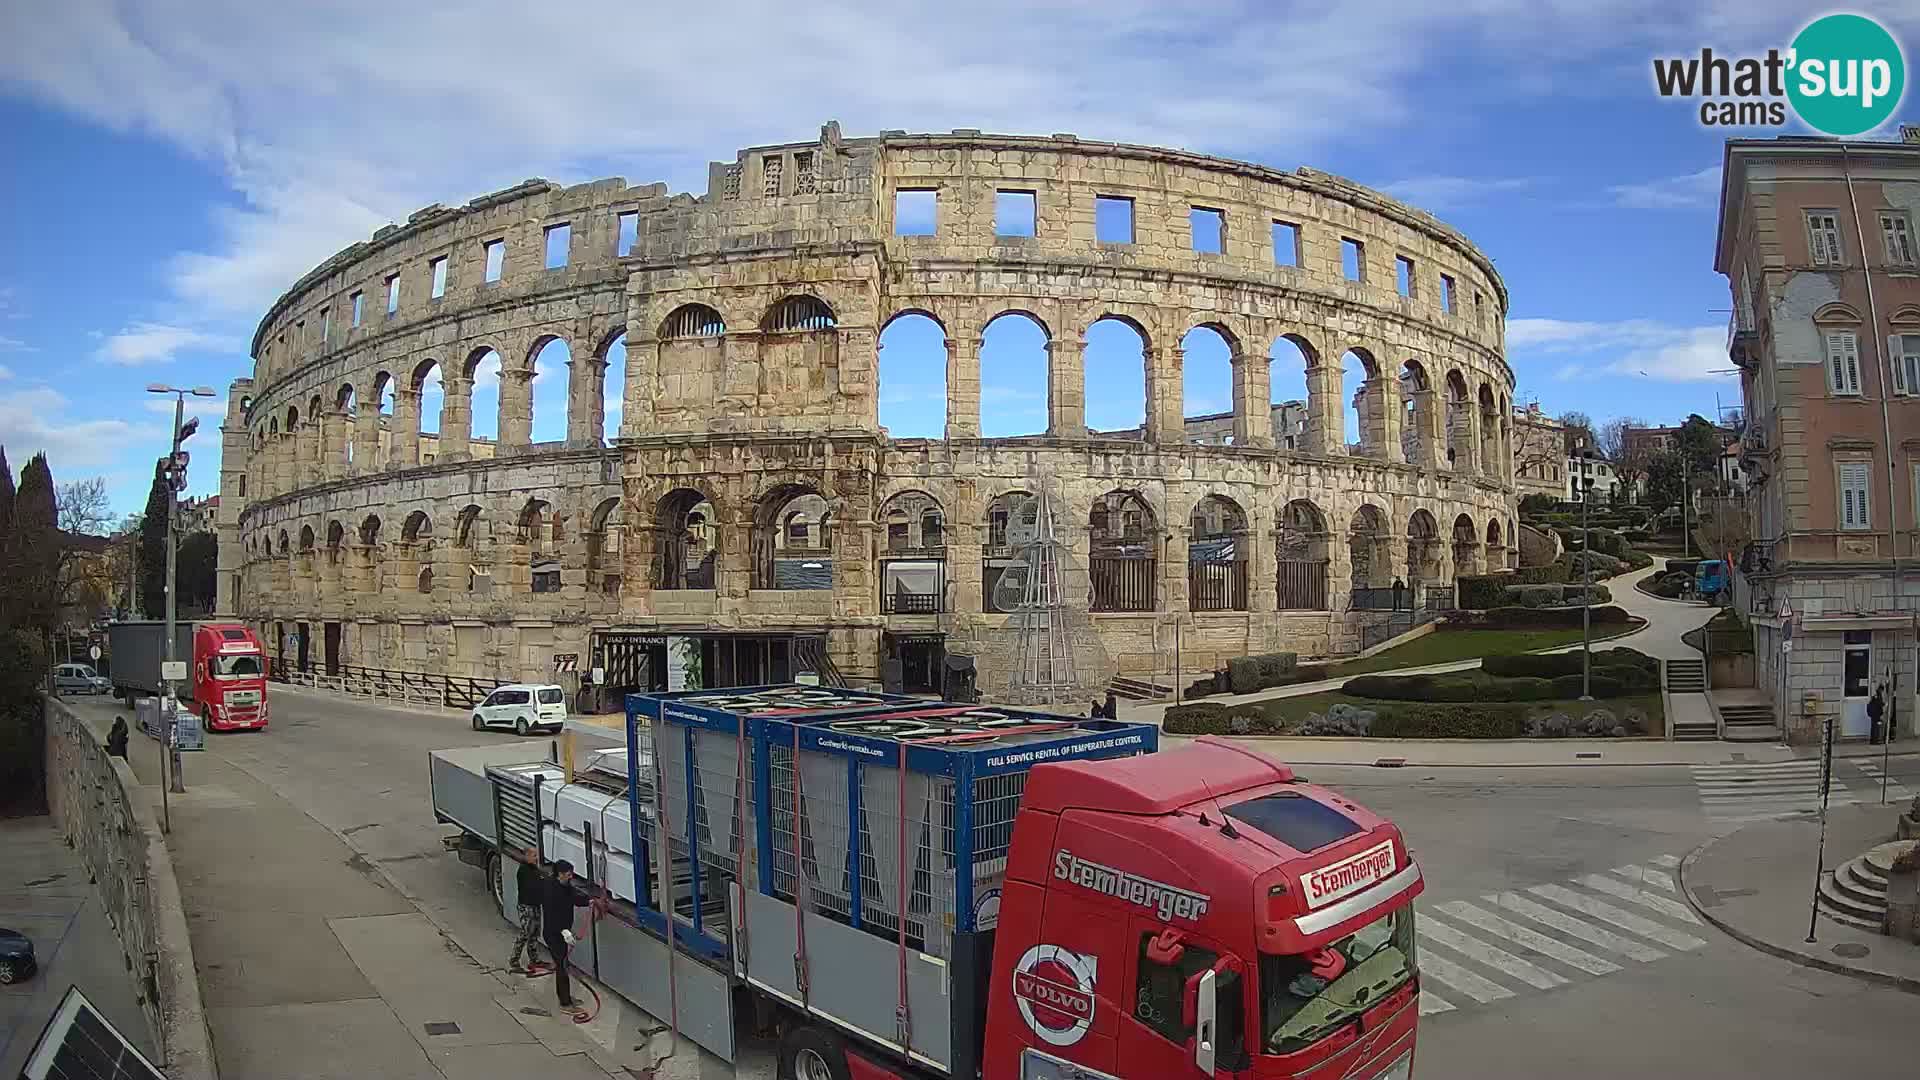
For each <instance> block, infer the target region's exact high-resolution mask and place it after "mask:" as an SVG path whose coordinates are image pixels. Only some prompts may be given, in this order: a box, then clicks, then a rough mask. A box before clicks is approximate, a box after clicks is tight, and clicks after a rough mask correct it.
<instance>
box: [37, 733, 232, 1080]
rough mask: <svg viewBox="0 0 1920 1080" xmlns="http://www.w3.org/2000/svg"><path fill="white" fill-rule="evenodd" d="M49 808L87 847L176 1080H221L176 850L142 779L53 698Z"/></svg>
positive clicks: (82, 848)
mask: <svg viewBox="0 0 1920 1080" xmlns="http://www.w3.org/2000/svg"><path fill="white" fill-rule="evenodd" d="M46 717H47V735H46V760H47V805H48V809H49V810H50V812H51V813H52V815H53V821H54V825H55V827H56V828H58V829H59V830H60V832H61V834H62V835H64V836H65V837H66V840H67V842H68V843H69V844H70V845H72V846H73V848H74V850H76V851H78V852H79V853H80V858H81V860H82V861H84V862H85V863H86V866H87V873H88V876H90V877H91V878H92V879H93V884H94V888H95V889H96V890H98V892H99V894H100V899H101V902H102V903H103V904H104V905H105V907H106V911H107V916H108V918H109V919H111V920H112V922H113V927H114V931H115V933H116V935H117V936H118V937H119V939H120V949H121V952H122V953H123V955H124V956H125V957H126V961H127V967H128V970H130V971H132V972H133V973H134V976H135V978H136V980H137V981H138V983H139V995H140V1006H141V1009H142V1011H144V1012H145V1013H146V1017H147V1025H148V1027H149V1028H151V1029H152V1033H153V1036H154V1043H155V1044H156V1045H157V1046H159V1047H160V1053H161V1058H162V1062H163V1067H164V1068H165V1069H166V1072H167V1075H168V1076H169V1077H170V1078H172V1080H215V1078H216V1077H217V1076H218V1072H217V1071H216V1069H215V1066H214V1062H213V1049H212V1042H211V1039H210V1038H209V1036H208V1032H207V1018H206V1013H205V1011H204V1009H203V1008H202V1006H201V1002H200V982H199V975H198V972H197V970H196V969H195V968H194V965H193V945H192V943H191V942H190V941H189V939H188V937H187V916H186V911H185V909H184V908H182V906H181V903H180V889H179V885H178V884H177V883H176V882H175V880H174V876H173V857H172V855H171V854H169V853H168V851H167V843H166V838H165V837H164V836H163V835H162V834H161V832H160V824H159V822H157V821H155V820H154V816H153V811H152V808H151V807H149V806H148V805H147V804H146V802H145V801H144V799H143V798H142V797H141V796H139V795H137V794H134V792H135V790H136V789H137V788H138V787H139V784H140V782H139V780H138V779H136V778H135V777H134V775H133V770H132V769H131V768H129V767H128V765H127V763H126V762H125V761H122V760H119V759H116V758H114V757H111V756H109V755H108V754H107V751H106V747H105V746H103V745H102V744H101V742H100V739H99V738H98V737H97V736H96V735H95V734H94V732H93V730H92V729H91V728H89V727H88V726H87V724H86V722H85V721H83V720H81V719H80V718H79V717H78V716H76V715H74V714H73V712H72V711H70V710H69V709H68V708H67V707H66V705H65V704H63V703H61V702H60V701H59V700H57V699H52V698H49V699H47V701H46Z"/></svg>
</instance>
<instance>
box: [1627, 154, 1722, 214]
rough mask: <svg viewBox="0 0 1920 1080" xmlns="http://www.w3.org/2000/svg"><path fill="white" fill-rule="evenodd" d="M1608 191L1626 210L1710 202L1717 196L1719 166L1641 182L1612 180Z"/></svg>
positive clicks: (1679, 207)
mask: <svg viewBox="0 0 1920 1080" xmlns="http://www.w3.org/2000/svg"><path fill="white" fill-rule="evenodd" d="M1607 194H1608V195H1609V196H1610V197H1612V199H1613V204H1614V205H1615V206H1620V207H1624V208H1626V209H1629V210H1690V209H1695V208H1698V207H1704V206H1713V205H1716V204H1717V203H1718V202H1719V200H1720V166H1718V165H1713V166H1710V167H1708V168H1705V169H1701V170H1700V171H1699V172H1692V173H1686V174H1684V175H1681V176H1669V177H1665V178H1663V179H1660V180H1650V181H1647V182H1646V183H1642V184H1615V185H1613V186H1611V187H1609V188H1607Z"/></svg>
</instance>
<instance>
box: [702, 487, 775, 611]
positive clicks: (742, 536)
mask: <svg viewBox="0 0 1920 1080" xmlns="http://www.w3.org/2000/svg"><path fill="white" fill-rule="evenodd" d="M714 514H715V516H717V517H719V518H720V519H721V522H722V524H721V526H720V555H719V557H718V558H716V559H714V561H713V591H714V595H715V597H716V598H718V597H733V598H735V599H743V598H745V596H746V595H747V590H749V589H751V588H752V587H753V510H752V509H751V508H748V509H744V510H729V511H722V510H721V509H720V508H719V507H717V506H716V507H714ZM774 528H776V529H778V528H779V525H778V524H777V523H776V524H775V525H774Z"/></svg>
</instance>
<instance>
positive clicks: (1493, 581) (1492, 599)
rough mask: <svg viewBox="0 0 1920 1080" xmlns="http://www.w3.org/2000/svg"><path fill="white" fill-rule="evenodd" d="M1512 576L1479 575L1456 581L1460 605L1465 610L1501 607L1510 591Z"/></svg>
mask: <svg viewBox="0 0 1920 1080" xmlns="http://www.w3.org/2000/svg"><path fill="white" fill-rule="evenodd" d="M1513 580H1514V575H1512V574H1477V575H1471V576H1466V577H1461V578H1458V579H1456V581H1455V583H1456V584H1457V585H1458V586H1459V592H1458V595H1459V604H1460V606H1461V607H1463V608H1490V607H1499V606H1500V605H1501V603H1503V602H1504V597H1505V596H1506V595H1507V593H1508V592H1509V591H1510V590H1509V589H1508V587H1507V586H1508V584H1509V583H1510V582H1512V581H1513Z"/></svg>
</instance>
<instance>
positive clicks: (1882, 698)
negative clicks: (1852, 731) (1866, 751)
mask: <svg viewBox="0 0 1920 1080" xmlns="http://www.w3.org/2000/svg"><path fill="white" fill-rule="evenodd" d="M1886 695H1887V684H1886V683H1881V684H1880V685H1879V686H1876V687H1874V688H1873V697H1872V698H1871V699H1869V700H1868V701H1867V741H1868V742H1869V743H1871V744H1873V745H1874V746H1879V745H1880V744H1881V743H1882V742H1885V741H1886V737H1887V736H1886V728H1885V727H1883V726H1881V718H1882V717H1883V716H1885V715H1886V711H1887V705H1886Z"/></svg>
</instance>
